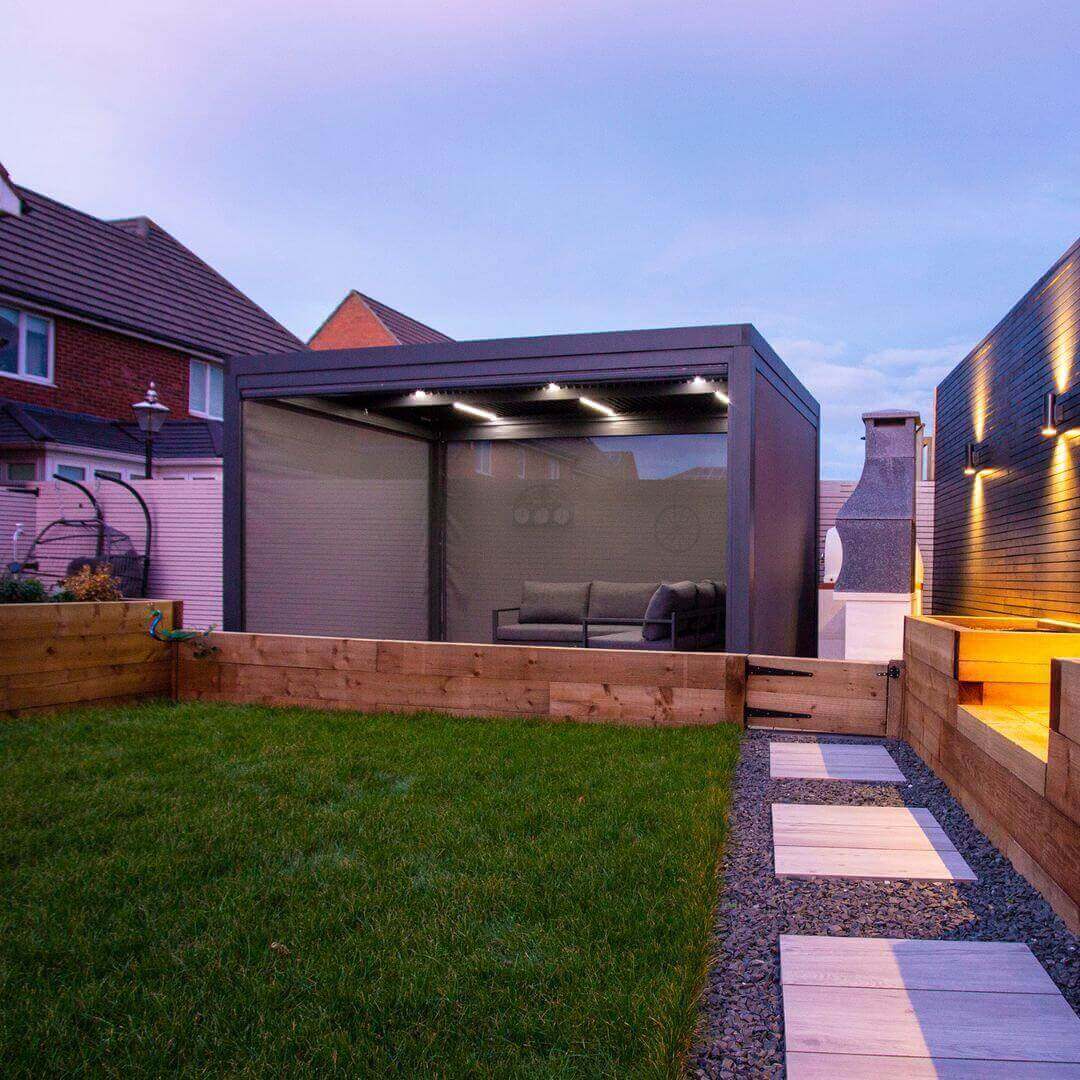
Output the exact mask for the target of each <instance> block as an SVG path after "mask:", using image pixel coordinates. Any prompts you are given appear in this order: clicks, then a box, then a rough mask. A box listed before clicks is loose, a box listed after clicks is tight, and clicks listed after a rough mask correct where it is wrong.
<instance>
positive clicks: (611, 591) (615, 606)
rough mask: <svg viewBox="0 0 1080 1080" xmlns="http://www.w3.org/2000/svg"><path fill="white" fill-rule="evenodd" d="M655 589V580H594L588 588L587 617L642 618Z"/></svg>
mask: <svg viewBox="0 0 1080 1080" xmlns="http://www.w3.org/2000/svg"><path fill="white" fill-rule="evenodd" d="M656 589H657V582H655V581H652V582H639V581H594V582H593V583H592V588H591V589H590V590H589V618H590V619H631V620H633V619H644V618H645V609H646V608H647V607H648V606H649V601H650V600H651V599H652V597H653V593H655V592H656ZM598 629H599V628H598Z"/></svg>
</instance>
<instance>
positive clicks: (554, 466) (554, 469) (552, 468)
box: [547, 457, 562, 480]
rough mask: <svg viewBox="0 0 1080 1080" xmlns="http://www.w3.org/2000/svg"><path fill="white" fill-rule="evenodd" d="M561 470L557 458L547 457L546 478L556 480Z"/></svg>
mask: <svg viewBox="0 0 1080 1080" xmlns="http://www.w3.org/2000/svg"><path fill="white" fill-rule="evenodd" d="M561 471H562V470H561V469H560V468H559V459H558V458H556V457H549V458H548V463H547V478H548V479H549V480H558V479H559V474H560V472H561Z"/></svg>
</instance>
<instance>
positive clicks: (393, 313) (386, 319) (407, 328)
mask: <svg viewBox="0 0 1080 1080" xmlns="http://www.w3.org/2000/svg"><path fill="white" fill-rule="evenodd" d="M357 296H359V297H360V299H361V300H363V301H364V303H365V304H367V306H368V307H369V308H370V309H371V311H372V312H373V313H374V315H375V317H376V318H377V319H378V320H379V322H381V323H382V324H383V326H385V327H386V329H387V330H389V331H390V333H391V334H393V335H394V337H396V338H397V339H398V341H399V342H400V343H401V344H402V345H426V344H427V343H429V342H432V341H453V340H454V339H453V338H452V337H447V336H446V334H443V333H441V332H440V331H438V330H433V329H432V328H431V327H430V326H426V325H425V324H424V323H422V322H418V321H417V320H416V319H413V318H410V317H409V316H408V315H405V314H403V313H402V312H400V311H397V310H396V309H395V308H392V307H388V306H387V305H386V304H383V303H381V302H380V301H378V300H376V299H374V297H371V296H367V295H366V294H365V293H357Z"/></svg>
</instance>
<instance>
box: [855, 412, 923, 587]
mask: <svg viewBox="0 0 1080 1080" xmlns="http://www.w3.org/2000/svg"><path fill="white" fill-rule="evenodd" d="M862 419H863V424H864V425H865V426H866V462H865V464H864V465H863V471H862V476H860V477H859V483H858V484H857V485H856V487H855V490H854V491H853V492H852V493H851V495H850V496H849V497H848V500H847V502H846V503H844V505H843V506H842V507H841V508H840V512H839V513H838V514H837V515H836V530H837V532H838V533H839V534H840V542H841V543H842V544H843V547H844V561H843V564H842V566H841V568H840V576H839V577H838V578H837V580H836V589H837V591H838V592H862V593H905V594H907V595H910V594H911V593H912V592H913V590H914V588H915V463H916V454H917V448H918V436H919V432H920V430H921V427H922V423H921V420H920V418H919V414H918V413H917V412H908V411H906V410H904V409H885V410H882V411H881V412H870V413H863V418H862Z"/></svg>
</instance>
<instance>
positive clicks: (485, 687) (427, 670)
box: [177, 633, 746, 725]
mask: <svg viewBox="0 0 1080 1080" xmlns="http://www.w3.org/2000/svg"><path fill="white" fill-rule="evenodd" d="M209 643H210V644H212V645H214V646H216V648H217V652H216V653H214V654H213V655H212V656H210V657H208V658H204V659H194V658H192V656H191V654H190V651H189V650H188V649H186V648H181V653H180V658H179V660H178V683H177V685H178V694H179V697H180V698H181V699H185V700H187V699H194V700H203V701H230V702H244V703H255V702H257V703H261V704H267V705H301V706H306V707H312V708H330V709H356V710H364V711H373V710H386V711H390V712H416V711H420V710H428V709H436V710H438V711H440V712H448V713H452V714H457V715H461V716H527V717H546V718H550V719H559V720H587V721H593V722H601V723H613V724H637V725H684V724H721V723H732V724H740V725H741V724H742V723H743V702H744V696H745V668H746V658H745V657H744V656H736V655H731V654H724V653H671V652H618V651H614V650H607V649H603V650H601V649H594V650H586V649H570V648H546V647H534V646H522V645H458V644H450V643H443V642H427V641H373V640H365V639H359V638H328V637H293V636H287V635H277V634H241V633H218V634H213V635H211V637H210V638H209Z"/></svg>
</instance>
